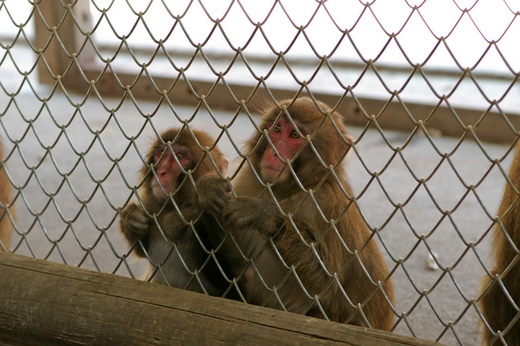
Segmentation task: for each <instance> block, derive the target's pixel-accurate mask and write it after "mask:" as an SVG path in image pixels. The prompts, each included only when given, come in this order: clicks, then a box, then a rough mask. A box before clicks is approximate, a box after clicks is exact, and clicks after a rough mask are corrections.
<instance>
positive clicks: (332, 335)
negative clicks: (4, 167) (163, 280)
mask: <svg viewBox="0 0 520 346" xmlns="http://www.w3.org/2000/svg"><path fill="white" fill-rule="evenodd" d="M0 273H1V274H0V277H1V279H0V292H2V294H1V295H0V343H2V341H3V342H6V343H13V344H20V345H21V344H41V345H43V344H48V345H67V344H82V345H83V344H94V345H105V344H108V345H142V344H154V345H161V344H167V345H173V344H184V345H185V344H197V345H198V344H202V343H204V344H208V343H210V344H227V345H234V344H265V345H269V344H276V345H283V344H292V345H294V344H312V345H329V344H344V345H436V343H435V342H433V341H428V340H420V339H414V338H411V337H405V336H399V335H397V334H393V333H389V332H382V331H377V330H370V329H364V328H359V327H354V326H348V325H343V324H339V323H332V322H327V321H324V320H320V319H315V318H309V317H306V316H302V315H296V314H291V313H287V312H283V311H278V310H273V309H267V308H262V307H258V306H252V305H247V304H244V303H240V302H235V301H230V300H226V299H222V298H214V297H209V296H205V295H202V294H198V293H194V292H189V291H184V290H180V289H174V288H169V287H166V286H162V285H157V284H152V283H147V282H142V281H138V280H134V279H130V278H125V277H120V276H117V275H111V274H105V273H98V272H94V271H88V270H85V269H79V268H75V267H69V266H66V265H62V264H56V263H52V262H48V261H43V260H37V259H33V258H29V257H23V256H20V255H15V254H0Z"/></svg>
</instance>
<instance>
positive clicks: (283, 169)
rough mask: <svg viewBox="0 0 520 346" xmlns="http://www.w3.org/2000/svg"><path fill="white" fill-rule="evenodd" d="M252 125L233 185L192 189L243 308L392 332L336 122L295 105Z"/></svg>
mask: <svg viewBox="0 0 520 346" xmlns="http://www.w3.org/2000/svg"><path fill="white" fill-rule="evenodd" d="M259 128H260V132H257V133H255V134H254V135H253V137H252V138H251V139H250V140H249V141H248V142H247V145H246V150H245V152H246V154H245V155H244V160H245V161H244V164H243V166H242V167H241V169H240V171H239V173H238V176H237V177H236V178H235V179H233V180H232V183H231V185H232V187H230V186H229V183H227V182H225V181H223V180H222V179H221V180H220V181H218V180H219V179H218V178H216V177H206V178H205V179H203V181H202V183H201V185H200V186H201V190H202V191H201V197H200V205H201V208H203V209H204V210H206V211H208V212H210V213H213V214H214V215H215V216H218V215H221V218H220V220H221V222H222V223H223V226H224V230H222V229H215V231H216V232H219V231H220V232H221V233H220V234H214V238H213V241H215V238H216V239H217V240H220V243H219V244H218V245H221V249H222V256H223V258H225V259H226V261H227V262H228V264H230V266H231V267H232V268H233V269H234V271H233V273H234V276H235V277H236V278H237V282H238V286H239V288H240V290H241V293H242V294H243V297H244V298H245V301H246V302H248V303H252V304H256V305H261V306H267V307H271V308H277V309H282V310H286V311H290V312H295V313H300V314H306V315H308V316H313V317H320V318H325V319H329V320H331V321H336V322H342V323H349V324H354V325H359V326H366V327H373V328H378V329H384V330H389V329H391V328H392V325H393V319H394V316H393V312H392V308H391V307H392V305H393V301H394V292H393V286H392V281H391V278H390V277H389V272H388V267H387V265H386V263H385V260H384V258H383V256H382V254H381V252H380V251H379V248H378V246H377V244H376V241H375V239H374V237H376V235H375V234H373V233H372V232H371V231H370V230H369V229H368V227H367V225H366V224H365V222H364V220H363V218H362V216H361V214H360V211H359V209H358V205H357V202H356V201H355V199H354V194H353V192H352V189H351V187H350V185H349V183H348V180H347V175H346V172H345V168H344V165H343V163H342V160H343V159H344V158H345V156H346V155H347V152H348V149H349V147H350V145H351V143H352V138H351V136H350V135H349V134H348V133H347V132H346V130H345V127H344V124H343V119H342V116H341V115H340V114H338V113H336V112H334V111H333V110H331V109H330V107H328V106H327V105H325V104H323V103H320V102H318V103H317V104H316V103H315V102H314V101H312V100H311V99H310V98H300V99H297V100H287V101H283V102H281V103H280V104H279V106H276V107H273V108H271V109H268V110H267V111H266V112H265V113H264V115H263V118H262V122H261V124H260V126H259ZM209 180H213V181H212V182H211V183H210V182H209ZM229 190H232V191H233V193H234V194H236V196H235V197H232V196H230V195H229V194H225V193H222V191H229ZM226 231H227V232H226ZM214 246H216V245H214Z"/></svg>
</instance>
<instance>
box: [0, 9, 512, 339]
mask: <svg viewBox="0 0 520 346" xmlns="http://www.w3.org/2000/svg"><path fill="white" fill-rule="evenodd" d="M519 13H520V8H518V5H517V4H514V3H512V2H508V1H495V2H493V3H491V1H486V0H475V1H457V0H446V1H442V2H438V1H433V0H426V1H405V0H399V1H398V0H395V1H372V2H364V1H334V0H328V1H310V0H309V1H296V0H294V1H292V0H273V1H268V2H260V3H259V2H257V1H249V0H235V1H224V2H213V1H203V0H199V1H195V0H191V1H189V0H187V1H175V2H167V1H160V0H153V1H152V0H150V1H123V0H114V1H95V0H90V1H87V0H78V1H56V2H30V1H28V2H23V3H22V2H8V1H2V2H0V21H1V22H2V29H1V30H0V47H1V48H0V51H1V56H2V58H1V59H0V125H1V127H0V128H1V130H0V135H1V139H2V144H3V156H2V161H1V167H0V169H1V172H0V173H1V174H2V175H0V184H1V185H2V186H1V188H0V202H1V207H2V208H1V209H0V210H1V212H2V213H1V214H0V241H1V243H0V249H1V250H2V251H6V252H12V253H15V254H21V255H27V256H30V257H34V258H39V259H45V260H48V261H52V262H58V263H63V264H67V265H70V266H75V267H80V268H86V269H91V270H94V271H98V272H103V273H113V274H119V275H123V276H129V277H131V278H135V279H139V280H144V281H151V282H156V283H160V284H164V285H169V286H173V287H177V288H182V289H186V290H190V291H195V292H199V293H202V294H207V295H210V296H217V297H225V298H228V299H230V300H236V301H240V302H247V303H249V304H253V305H259V306H264V307H268V308H274V309H279V310H286V311H289V312H295V313H298V314H303V315H307V316H312V317H317V318H320V319H325V320H330V321H336V322H341V323H347V324H352V325H357V326H362V327H368V328H374V329H381V330H388V331H391V332H393V333H396V334H400V335H406V336H412V337H415V338H425V339H431V340H436V341H440V342H442V343H445V344H460V345H474V344H478V343H479V342H481V340H484V343H486V344H487V343H494V344H497V345H500V344H504V345H518V342H519V341H518V340H520V336H519V335H518V334H519V330H520V322H519V320H520V308H519V304H520V298H519V296H520V285H518V284H517V281H518V280H517V279H516V278H517V277H518V275H520V274H519V271H520V269H519V267H520V265H519V264H518V262H519V246H520V230H517V229H516V228H515V227H517V226H516V225H517V224H518V223H517V222H516V217H517V215H520V209H519V208H518V206H517V204H518V201H517V200H518V188H519V182H518V180H519V178H520V172H518V169H517V167H518V163H517V161H518V162H520V158H518V156H515V155H514V152H515V149H514V148H515V145H516V144H515V143H516V141H517V136H518V132H517V128H518V125H519V124H518V119H519V118H518V109H520V108H519V107H520V104H519V101H518V93H519V92H520V90H519V89H518V88H519V87H518V83H517V79H518V76H519V66H518V61H520V60H519V59H518V50H517V44H516V40H517V37H518V34H519V31H520V22H519V19H518V17H519ZM491 24H493V25H491ZM512 160H513V161H512ZM511 162H513V163H512V164H511ZM510 167H511V169H510ZM504 190H505V192H504V194H503V195H502V191H504ZM499 206H500V208H499ZM492 240H493V241H492ZM2 279H3V278H2Z"/></svg>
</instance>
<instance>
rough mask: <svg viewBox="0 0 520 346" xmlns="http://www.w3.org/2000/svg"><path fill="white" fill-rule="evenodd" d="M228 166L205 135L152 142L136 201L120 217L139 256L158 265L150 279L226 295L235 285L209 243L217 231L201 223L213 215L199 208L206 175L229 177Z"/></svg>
mask: <svg viewBox="0 0 520 346" xmlns="http://www.w3.org/2000/svg"><path fill="white" fill-rule="evenodd" d="M228 164H229V160H228V159H227V158H226V157H225V156H224V155H223V154H222V153H221V152H220V151H219V149H218V148H217V147H216V146H215V140H214V139H212V138H211V137H210V136H208V135H207V134H206V133H204V132H201V131H191V130H189V129H188V128H186V127H183V128H182V129H170V130H167V131H166V132H164V133H162V134H161V139H157V140H156V141H155V142H154V143H153V145H152V147H151V148H150V150H149V152H148V155H147V158H146V165H143V167H142V169H141V174H140V177H141V179H142V180H141V182H142V185H141V187H140V188H139V190H138V192H137V193H136V196H137V198H136V199H137V201H134V202H131V203H129V204H128V205H127V206H126V207H125V208H124V209H123V210H122V212H121V219H120V229H121V231H122V233H123V235H124V236H125V238H126V239H127V241H128V242H129V244H130V245H131V246H132V245H135V248H134V249H135V252H136V254H137V255H138V256H140V257H148V258H149V260H150V261H151V263H152V264H153V266H154V267H157V271H156V272H155V273H154V276H153V278H152V280H151V281H153V282H157V283H161V284H167V285H170V286H173V287H178V288H184V289H188V290H191V291H195V292H201V293H202V292H203V293H207V294H210V295H213V296H223V295H227V294H226V291H227V290H228V288H229V286H230V284H229V283H228V282H227V281H226V280H225V278H224V276H223V273H222V272H221V270H220V268H219V266H217V263H216V262H215V261H216V257H215V256H214V255H212V254H211V250H212V249H211V248H208V247H207V246H206V243H205V241H204V238H205V234H206V233H207V232H208V231H212V230H208V229H205V228H204V227H203V226H202V225H203V224H205V225H208V227H212V226H211V222H205V223H203V222H202V221H201V220H202V219H204V218H207V217H209V215H207V214H203V212H202V211H201V210H200V209H199V207H198V203H197V190H196V183H197V181H199V180H200V178H201V177H202V176H204V175H213V176H216V177H218V174H219V173H218V172H220V174H223V175H225V174H227V168H228ZM217 171H218V172H217ZM152 272H153V271H152Z"/></svg>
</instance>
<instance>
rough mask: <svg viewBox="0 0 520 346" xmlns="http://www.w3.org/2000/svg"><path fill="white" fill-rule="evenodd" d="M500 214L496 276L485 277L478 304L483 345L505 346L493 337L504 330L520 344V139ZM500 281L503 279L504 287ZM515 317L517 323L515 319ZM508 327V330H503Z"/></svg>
mask: <svg viewBox="0 0 520 346" xmlns="http://www.w3.org/2000/svg"><path fill="white" fill-rule="evenodd" d="M498 217H499V219H500V221H499V222H497V223H496V225H495V228H494V230H493V243H492V248H491V249H492V254H493V257H494V262H495V265H494V268H493V269H492V270H491V274H492V275H493V276H485V277H484V278H483V279H482V282H481V285H480V301H478V304H479V307H480V310H481V311H482V314H483V315H484V318H485V319H486V322H483V321H481V325H482V330H483V332H482V344H483V345H491V344H492V343H491V342H493V344H499V345H502V342H501V341H500V339H499V338H498V337H496V338H494V337H495V333H496V332H498V331H501V332H502V335H503V338H504V340H505V341H506V342H507V345H509V346H513V345H517V346H518V345H520V312H519V311H518V310H517V309H515V307H514V306H513V303H512V302H511V301H510V299H512V300H513V301H514V304H516V306H517V308H518V307H520V254H519V253H518V249H520V141H517V144H516V149H515V155H514V157H513V162H512V163H511V168H510V170H509V181H508V182H507V183H506V186H505V189H504V194H503V196H502V201H501V203H500V207H499V209H498ZM515 247H516V250H515ZM498 280H500V281H502V284H503V287H502V285H500V284H499V282H498ZM508 296H509V297H510V298H509V297H508ZM515 318H516V322H513V321H514V319H515ZM486 323H487V324H486ZM487 325H489V327H490V328H491V330H490V329H489V328H488V326H487ZM508 328H509V330H508V331H507V332H504V331H505V330H506V329H508ZM493 338H494V340H493ZM492 340H493V341H492Z"/></svg>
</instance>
